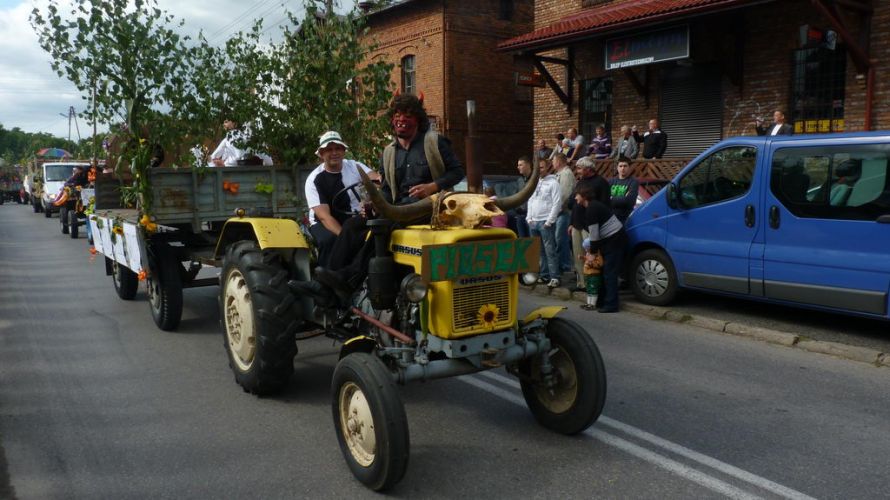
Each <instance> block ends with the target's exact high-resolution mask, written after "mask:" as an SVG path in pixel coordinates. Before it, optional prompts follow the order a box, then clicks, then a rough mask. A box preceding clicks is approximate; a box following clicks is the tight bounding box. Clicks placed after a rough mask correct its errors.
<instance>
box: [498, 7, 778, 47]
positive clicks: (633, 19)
mask: <svg viewBox="0 0 890 500" xmlns="http://www.w3.org/2000/svg"><path fill="white" fill-rule="evenodd" d="M770 1H772V0H639V1H635V2H620V3H616V4H608V5H603V6H601V7H593V8H590V9H584V10H583V11H581V12H578V13H576V14H572V15H571V16H567V17H564V18H562V19H560V20H559V21H557V22H555V23H553V24H551V25H550V26H546V27H544V28H540V29H536V30H535V31H532V32H531V33H526V34H524V35H519V36H517V37H515V38H511V39H509V40H507V41H504V42H501V43H500V44H498V48H497V50H498V51H499V52H512V51H530V52H533V51H537V50H543V49H548V48H554V47H562V46H565V45H567V44H569V43H573V42H577V41H580V40H582V39H585V38H592V37H594V36H596V35H600V34H603V33H609V32H614V31H621V30H626V29H630V28H634V27H639V26H651V25H656V24H660V23H664V22H672V21H678V20H682V19H686V18H690V17H694V16H698V15H702V14H709V13H712V12H716V11H720V10H729V9H733V8H739V7H747V6H750V5H755V4H760V3H766V2H770Z"/></svg>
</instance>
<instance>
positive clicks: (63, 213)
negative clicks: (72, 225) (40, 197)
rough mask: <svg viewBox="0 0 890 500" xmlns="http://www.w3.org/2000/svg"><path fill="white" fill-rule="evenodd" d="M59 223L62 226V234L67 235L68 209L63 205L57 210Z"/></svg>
mask: <svg viewBox="0 0 890 500" xmlns="http://www.w3.org/2000/svg"><path fill="white" fill-rule="evenodd" d="M59 223H60V224H61V225H62V234H68V207H66V206H65V205H62V206H61V207H60V208H59Z"/></svg>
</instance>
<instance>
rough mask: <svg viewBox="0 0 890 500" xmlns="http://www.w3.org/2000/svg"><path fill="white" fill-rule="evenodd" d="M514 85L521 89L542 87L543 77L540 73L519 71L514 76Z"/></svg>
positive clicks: (543, 84)
mask: <svg viewBox="0 0 890 500" xmlns="http://www.w3.org/2000/svg"><path fill="white" fill-rule="evenodd" d="M516 85H521V86H523V87H544V86H546V84H545V83H544V77H543V76H541V74H540V73H535V72H526V71H520V72H519V73H517V75H516Z"/></svg>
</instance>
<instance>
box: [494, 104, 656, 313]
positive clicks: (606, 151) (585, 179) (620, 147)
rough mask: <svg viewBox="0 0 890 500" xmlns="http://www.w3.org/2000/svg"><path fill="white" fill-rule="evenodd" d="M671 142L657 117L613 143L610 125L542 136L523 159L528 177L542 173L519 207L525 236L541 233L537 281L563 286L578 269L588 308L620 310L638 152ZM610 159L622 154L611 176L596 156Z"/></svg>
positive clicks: (518, 225) (652, 155) (651, 154)
mask: <svg viewBox="0 0 890 500" xmlns="http://www.w3.org/2000/svg"><path fill="white" fill-rule="evenodd" d="M666 149H667V134H665V133H664V132H663V131H662V130H661V129H659V127H658V120H655V119H652V120H650V121H649V128H648V129H647V130H646V131H645V132H644V133H642V134H640V133H639V132H638V130H637V127H636V126H633V127H630V126H626V125H625V126H622V127H621V128H620V137H619V138H618V140H617V142H615V143H614V144H613V142H612V139H611V137H609V135H608V134H607V133H606V130H605V127H603V126H598V127H596V128H595V135H594V136H593V137H592V138H590V140H589V141H587V140H585V138H584V136H582V135H580V134H578V131H577V129H575V128H570V129H568V130H567V131H566V133H565V134H557V135H556V142H555V144H554V147H552V148H550V147H548V145H547V141H546V140H543V139H542V140H540V141H538V143H537V145H536V148H535V150H534V153H533V154H532V156H530V157H529V156H523V157H521V158H519V160H518V161H517V166H516V167H517V170H518V171H519V174H520V176H521V177H522V181H523V182H524V181H525V180H526V179H528V177H529V176H530V175H531V173H532V168H537V169H538V171H539V174H540V181H539V182H538V186H537V188H536V190H535V192H534V194H533V195H532V197H531V198H530V199H529V200H528V202H527V203H526V204H525V205H523V206H522V207H519V208H517V209H516V210H515V211H514V213H513V214H512V215H513V216H514V219H515V229H516V232H517V234H518V235H519V236H520V237H528V236H531V237H534V238H540V240H541V262H540V272H539V273H538V275H537V277H532V278H534V279H535V280H536V283H537V284H540V285H546V286H547V287H549V288H556V287H560V286H563V285H564V284H563V277H564V276H567V275H571V276H572V277H573V279H574V281H575V283H574V290H576V291H586V293H587V303H586V304H582V306H581V307H582V308H584V309H587V310H594V309H595V310H597V311H599V312H601V313H611V312H617V311H618V278H619V273H620V270H621V266H622V261H623V259H624V255H625V253H626V247H627V236H626V234H625V231H624V224H625V222H626V221H627V218H628V217H629V216H630V214H631V212H632V211H633V209H634V206H635V205H636V200H637V193H638V190H639V183H638V182H637V180H636V178H635V177H634V176H633V173H634V161H635V160H636V159H637V158H638V157H639V156H642V158H643V159H660V158H661V157H662V156H663V155H664V152H665V150H666ZM607 159H613V160H615V175H614V176H613V177H612V178H610V179H606V178H604V177H603V176H601V175H599V173H597V170H596V163H595V160H607ZM529 279H531V278H529ZM527 284H533V283H531V282H529V283H527Z"/></svg>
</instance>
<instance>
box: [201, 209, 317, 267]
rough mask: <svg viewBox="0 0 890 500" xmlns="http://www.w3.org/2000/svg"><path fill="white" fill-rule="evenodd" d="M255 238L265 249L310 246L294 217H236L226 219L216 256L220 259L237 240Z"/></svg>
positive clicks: (217, 244)
mask: <svg viewBox="0 0 890 500" xmlns="http://www.w3.org/2000/svg"><path fill="white" fill-rule="evenodd" d="M246 239H253V240H254V241H256V242H257V245H259V247H260V248H261V249H263V250H265V249H267V248H284V249H286V248H309V243H308V242H307V241H306V238H305V237H304V236H303V233H301V232H300V227H299V226H298V225H297V222H296V221H294V220H292V219H272V218H268V217H236V218H233V219H229V220H227V221H226V224H225V226H223V230H222V233H221V234H220V235H219V241H218V242H217V243H216V250H215V251H214V257H215V258H217V259H220V258H222V257H223V255H225V253H226V248H227V247H228V246H229V245H231V244H233V243H235V242H236V241H241V240H246Z"/></svg>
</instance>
